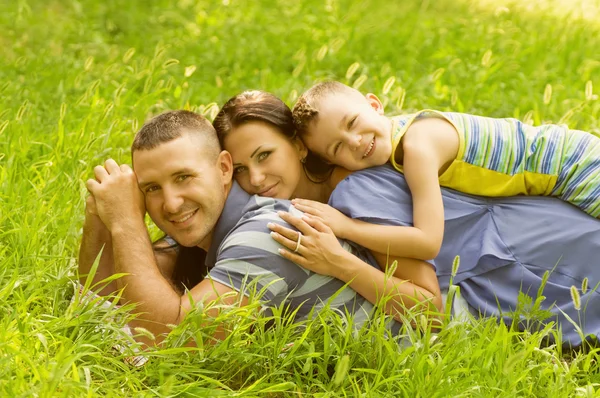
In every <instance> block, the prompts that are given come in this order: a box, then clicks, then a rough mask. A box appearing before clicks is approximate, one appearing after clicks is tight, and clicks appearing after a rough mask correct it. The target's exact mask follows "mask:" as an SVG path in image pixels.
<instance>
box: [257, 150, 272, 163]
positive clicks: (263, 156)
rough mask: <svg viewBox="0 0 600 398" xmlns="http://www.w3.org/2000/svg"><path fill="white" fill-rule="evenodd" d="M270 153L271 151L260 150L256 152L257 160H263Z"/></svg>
mask: <svg viewBox="0 0 600 398" xmlns="http://www.w3.org/2000/svg"><path fill="white" fill-rule="evenodd" d="M270 154H271V152H268V151H267V152H261V153H259V154H258V161H259V162H260V161H261V160H265V159H266V158H268V157H269V155H270Z"/></svg>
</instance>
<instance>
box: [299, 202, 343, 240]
mask: <svg viewBox="0 0 600 398" xmlns="http://www.w3.org/2000/svg"><path fill="white" fill-rule="evenodd" d="M292 204H293V205H294V207H295V208H296V209H298V210H300V211H302V212H304V213H306V214H310V215H312V216H316V217H318V218H320V219H321V220H322V221H323V222H324V223H325V224H326V225H327V226H328V227H329V228H331V230H332V231H333V233H334V234H335V236H337V237H338V238H340V239H348V236H347V232H348V231H349V230H350V227H351V225H352V219H351V218H350V217H346V215H344V214H343V213H342V212H340V211H338V210H336V209H334V208H333V207H331V206H329V205H327V204H325V203H320V202H315V201H314V200H307V199H293V200H292Z"/></svg>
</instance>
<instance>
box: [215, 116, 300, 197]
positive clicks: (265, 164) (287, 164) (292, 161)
mask: <svg viewBox="0 0 600 398" xmlns="http://www.w3.org/2000/svg"><path fill="white" fill-rule="evenodd" d="M224 144H225V150H227V151H229V153H231V157H232V158H233V176H234V177H235V179H236V180H237V182H238V184H240V186H241V187H242V189H243V190H244V191H246V192H248V193H250V194H253V195H254V194H257V195H261V196H268V197H272V198H278V199H290V198H292V195H293V193H294V191H295V190H296V188H297V187H298V184H299V182H300V180H301V179H302V178H305V176H306V175H305V174H304V169H303V167H302V163H301V159H303V158H304V157H305V156H306V149H305V147H304V145H303V144H302V142H301V141H300V140H298V139H295V140H290V139H289V138H287V137H286V136H284V135H283V133H281V132H280V131H279V129H278V128H276V127H275V126H273V125H271V124H269V123H265V122H260V121H253V122H248V123H244V124H243V125H241V126H239V127H236V128H233V129H231V131H230V132H229V133H228V134H227V136H226V137H225V141H224Z"/></svg>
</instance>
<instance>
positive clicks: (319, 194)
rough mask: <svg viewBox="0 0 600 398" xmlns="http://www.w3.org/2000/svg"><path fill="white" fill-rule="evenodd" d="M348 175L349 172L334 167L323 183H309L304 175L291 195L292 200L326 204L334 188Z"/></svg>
mask: <svg viewBox="0 0 600 398" xmlns="http://www.w3.org/2000/svg"><path fill="white" fill-rule="evenodd" d="M348 174H350V171H348V170H346V169H344V168H341V167H336V168H335V169H333V171H332V172H331V173H330V174H329V176H328V177H327V179H326V180H324V181H323V182H314V181H311V180H310V179H309V178H308V176H307V175H306V174H303V176H302V178H301V179H300V181H299V182H298V186H297V187H296V190H295V191H294V193H293V195H292V199H293V198H301V199H309V200H315V201H317V202H321V203H327V202H328V201H329V196H330V195H331V192H333V190H334V189H335V186H336V185H337V184H338V183H339V182H340V181H342V180H343V179H344V178H346V176H347V175H348Z"/></svg>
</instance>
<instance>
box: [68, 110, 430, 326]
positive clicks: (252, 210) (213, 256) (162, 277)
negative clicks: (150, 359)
mask: <svg viewBox="0 0 600 398" xmlns="http://www.w3.org/2000/svg"><path fill="white" fill-rule="evenodd" d="M132 158H133V166H134V170H135V174H134V173H133V171H132V170H131V168H129V167H128V166H127V165H121V166H119V165H118V164H117V163H116V162H114V161H113V160H111V159H109V160H107V161H106V163H105V165H104V166H97V167H96V168H95V169H94V174H95V179H90V180H88V181H87V187H88V189H89V191H90V192H91V194H92V196H91V197H90V198H89V199H88V206H87V210H86V221H85V224H84V236H83V239H82V244H81V250H80V259H79V260H80V262H79V271H80V275H82V277H83V278H84V275H85V274H87V273H88V272H89V270H90V268H91V265H92V263H93V261H94V259H95V258H96V256H97V254H98V252H99V250H100V248H101V247H102V245H104V251H103V254H102V257H101V259H100V265H99V269H98V272H97V274H96V277H95V280H96V281H99V280H101V279H103V278H106V277H107V276H110V275H111V274H113V273H125V274H126V275H125V276H123V277H121V278H119V279H117V280H116V281H114V282H112V283H111V284H110V285H109V286H107V287H106V288H105V289H104V291H103V293H105V294H107V293H111V292H114V291H115V290H116V289H119V288H123V289H124V290H123V298H124V299H125V301H127V302H133V303H136V304H137V307H136V312H137V313H138V315H139V316H138V318H137V321H136V322H138V324H139V325H142V326H144V327H145V328H147V329H148V330H150V331H151V332H153V333H154V334H155V335H161V334H163V333H165V332H168V331H169V329H168V328H167V326H166V325H168V324H178V323H180V322H181V320H182V319H183V318H184V317H185V315H186V313H187V312H189V311H190V310H191V308H192V304H191V303H190V300H189V297H188V295H187V294H186V295H181V294H180V293H179V292H178V291H177V290H176V289H175V288H174V287H173V286H172V285H171V283H170V282H169V276H170V274H171V273H172V267H171V265H172V264H173V261H172V258H170V257H169V256H168V255H160V254H159V255H156V254H155V253H154V252H153V248H152V244H151V242H150V239H149V237H148V233H147V230H146V226H145V223H144V215H145V212H146V211H147V212H148V214H149V215H150V217H151V218H152V220H153V221H154V222H155V223H156V225H157V226H158V227H159V228H160V229H161V230H162V231H164V232H165V233H166V234H168V235H169V236H170V237H171V238H173V239H174V240H175V241H177V242H178V243H179V244H180V245H182V246H186V247H193V246H198V247H200V248H202V249H204V250H205V251H206V252H207V256H206V265H207V266H208V268H210V273H209V275H208V277H207V278H206V279H204V280H203V281H202V282H200V283H199V284H198V285H196V286H193V287H191V290H190V294H191V296H192V297H193V299H194V301H195V302H202V301H203V302H210V301H213V300H217V299H218V300H220V301H221V302H223V303H225V304H232V303H236V302H239V303H240V305H245V304H247V303H248V297H247V294H249V292H248V287H249V286H256V289H257V290H263V291H264V292H265V294H264V296H263V298H262V299H263V301H264V302H266V303H268V304H270V305H279V304H280V303H282V302H285V303H286V304H289V305H290V306H291V307H292V308H294V309H296V308H299V309H298V312H297V317H300V318H302V317H305V316H307V315H308V313H309V311H310V310H311V309H312V308H313V307H315V306H317V307H318V306H322V305H323V304H324V303H326V302H327V301H330V306H331V307H332V308H335V309H339V310H342V311H349V312H350V313H351V314H354V322H355V325H356V326H357V327H359V326H360V325H361V324H362V323H364V322H365V321H366V320H368V317H369V315H370V314H371V313H372V308H373V305H372V304H371V303H370V302H369V301H367V299H370V301H371V302H377V300H378V299H379V297H380V296H382V295H392V296H393V297H394V300H390V301H388V302H387V304H386V309H387V310H388V311H389V313H391V314H393V315H395V316H396V317H398V316H399V315H400V314H401V313H402V312H403V311H404V308H405V307H413V306H415V305H416V304H417V303H420V302H423V301H425V302H428V301H431V302H433V304H434V305H435V306H436V307H437V308H438V309H440V308H441V301H440V300H439V289H437V279H436V277H435V271H434V269H433V267H431V265H430V264H428V263H425V262H419V261H414V260H406V261H405V260H403V259H398V260H399V262H400V263H399V264H400V265H399V266H403V264H404V262H406V264H404V266H403V271H404V273H405V275H406V279H407V280H405V281H400V280H394V279H393V278H387V277H386V276H385V275H384V274H383V273H382V272H380V271H379V270H377V269H376V268H374V266H371V265H370V264H373V265H375V264H376V262H375V260H374V258H373V257H372V256H370V255H369V254H368V253H367V252H365V251H360V250H357V249H354V248H352V247H351V246H350V245H348V244H344V247H345V249H346V250H348V251H349V252H351V253H353V254H356V256H358V257H355V256H348V257H347V258H346V259H347V264H346V265H347V270H348V271H349V272H346V273H345V275H344V277H341V276H340V279H336V278H334V277H332V276H324V275H317V274H314V273H312V272H309V271H307V270H305V269H303V268H301V267H299V266H298V265H296V264H294V263H292V262H291V261H289V260H286V259H284V258H283V257H282V256H280V255H279V254H278V249H279V248H280V247H281V246H279V245H278V244H277V243H275V241H273V240H272V239H271V237H270V234H269V229H268V228H267V223H269V222H273V221H275V222H282V221H281V219H280V218H279V217H278V216H277V211H279V210H283V211H287V210H290V207H289V202H287V201H279V200H275V199H271V198H262V197H258V196H249V195H248V194H246V193H245V192H244V191H242V190H241V188H240V187H239V186H237V184H235V183H232V161H231V156H230V155H229V153H227V152H226V151H221V149H220V147H219V144H218V140H217V137H216V134H215V131H214V129H213V128H212V126H211V125H210V123H209V122H208V121H207V120H206V119H204V118H203V117H202V116H200V115H197V114H194V113H192V112H188V111H173V112H167V113H164V114H162V115H159V116H157V117H155V118H153V119H152V120H150V121H149V122H148V123H146V124H145V125H144V126H143V127H142V129H141V130H140V132H139V133H138V134H137V135H136V138H135V140H134V143H133V145H132ZM391 260H394V259H391ZM413 275H414V277H413ZM423 277H426V278H427V280H428V281H432V280H433V281H435V283H434V284H433V285H431V284H428V285H427V286H428V288H423V286H421V285H420V284H419V282H420V279H422V278H423ZM408 280H410V281H408ZM356 281H359V285H361V286H363V287H364V286H365V281H368V283H375V284H376V285H377V286H378V287H381V289H378V290H377V291H378V292H379V293H381V294H380V295H377V294H375V293H373V292H374V291H375V290H376V289H370V292H367V291H364V296H365V297H366V298H367V299H366V298H365V297H362V296H360V295H359V294H357V292H356V291H355V290H352V289H349V288H347V289H344V290H343V291H341V293H339V294H336V293H337V292H338V291H339V290H340V289H341V288H342V287H343V286H344V283H345V282H348V283H349V284H350V286H353V284H354V283H357V282H356ZM430 285H431V286H432V287H429V286H430ZM359 290H360V289H359ZM231 292H233V293H235V294H229V293H231ZM240 293H241V294H240ZM359 293H361V292H360V291H359ZM329 299H331V300H329ZM212 308H213V309H212V310H209V312H208V315H209V317H210V316H214V315H215V312H216V311H217V310H216V309H214V307H212ZM398 327H399V324H398V323H393V325H392V328H393V329H394V330H397V329H398ZM223 333H224V332H223V331H222V330H217V332H216V335H215V337H216V338H221V337H223Z"/></svg>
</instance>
